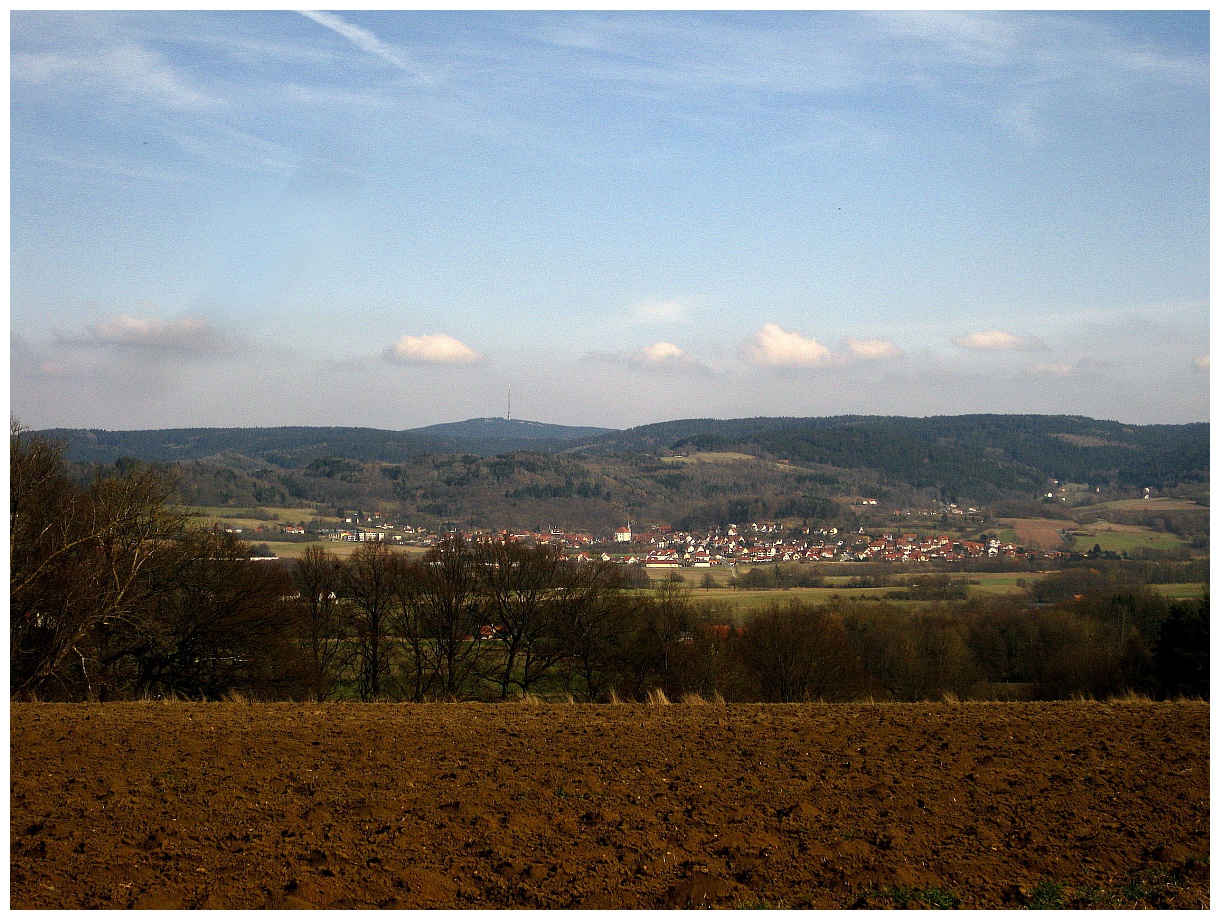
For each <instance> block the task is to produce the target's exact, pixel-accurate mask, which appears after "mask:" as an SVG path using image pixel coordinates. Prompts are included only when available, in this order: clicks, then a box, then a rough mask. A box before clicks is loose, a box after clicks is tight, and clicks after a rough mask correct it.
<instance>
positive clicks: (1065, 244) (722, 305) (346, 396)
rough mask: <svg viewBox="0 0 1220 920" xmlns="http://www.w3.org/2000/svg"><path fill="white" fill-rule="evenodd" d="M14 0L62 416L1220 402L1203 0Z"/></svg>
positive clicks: (52, 401)
mask: <svg viewBox="0 0 1220 920" xmlns="http://www.w3.org/2000/svg"><path fill="white" fill-rule="evenodd" d="M10 25H11V53H10V70H11V110H10V111H11V160H10V163H11V193H10V194H11V222H10V227H11V246H10V253H11V256H10V260H11V262H10V265H11V267H10V281H11V312H10V327H11V336H12V344H11V352H10V380H11V408H12V412H13V414H14V415H15V416H16V417H17V418H18V419H19V420H21V421H22V422H23V423H25V424H27V425H30V426H32V427H35V428H42V427H52V426H72V427H78V426H79V427H98V428H111V429H126V428H171V427H187V426H256V425H368V426H374V427H380V428H390V429H402V428H410V427H416V426H419V425H427V424H432V423H436V422H443V421H453V420H458V419H462V418H467V417H471V416H495V415H503V414H504V413H505V409H506V396H507V391H508V388H509V387H510V386H511V387H512V391H513V415H514V417H522V418H530V419H536V420H540V421H548V422H557V423H565V424H582V425H585V424H587V425H606V426H611V427H626V426H630V425H639V424H646V423H648V422H654V421H662V420H666V419H674V418H689V417H708V416H710V417H718V418H734V417H743V416H756V415H797V416H823V415H838V414H844V413H862V414H887V415H888V414H894V415H946V414H959V413H967V412H1022V413H1025V412H1030V413H1054V414H1079V415H1090V416H1094V417H1099V418H1111V419H1119V420H1122V421H1127V422H1133V423H1154V422H1170V423H1177V422H1187V421H1202V420H1206V419H1207V418H1208V416H1209V402H1208V399H1209V396H1208V376H1209V363H1210V358H1209V353H1210V351H1209V341H1208V329H1209V300H1208V298H1209V273H1208V270H1209V238H1208V213H1209V204H1208V199H1209V182H1208V176H1209V172H1208V161H1209V147H1208V137H1209V125H1208V85H1209V60H1208V57H1209V46H1208V31H1209V19H1208V14H1207V13H1206V12H1193V13H1137V12H1120V13H1098V12H1094V13H1088V12H1086V13H1033V12H1015V13H995V12H965V13H948V12H940V13H910V12H897V13H886V14H882V13H872V12H863V11H861V12H841V13H833V12H821V11H789V12H772V13H729V12H665V13H662V12H602V13H594V12H568V13H561V12H545V11H536V12H522V13H504V12H458V11H451V12H398V11H380V12H355V11H340V12H334V13H303V14H300V13H293V12H287V11H278V12H262V13H254V12H240V11H212V12H184V13H154V12H125V13H113V12H83V13H73V12H27V13H23V12H14V13H12V14H11V22H10Z"/></svg>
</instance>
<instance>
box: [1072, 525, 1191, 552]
mask: <svg viewBox="0 0 1220 920" xmlns="http://www.w3.org/2000/svg"><path fill="white" fill-rule="evenodd" d="M1074 533H1076V545H1075V547H1074V549H1075V550H1076V551H1077V552H1088V551H1089V550H1091V549H1092V548H1093V547H1094V546H1100V547H1101V550H1102V552H1105V553H1131V552H1133V551H1136V550H1145V549H1152V550H1181V549H1185V548H1186V547H1187V544H1186V541H1184V540H1183V539H1182V538H1181V537H1178V536H1175V535H1174V534H1171V533H1158V532H1157V531H1155V530H1150V529H1148V528H1145V527H1123V526H1122V525H1119V524H1100V525H1095V526H1092V527H1082V528H1079V529H1078V530H1077V531H1074Z"/></svg>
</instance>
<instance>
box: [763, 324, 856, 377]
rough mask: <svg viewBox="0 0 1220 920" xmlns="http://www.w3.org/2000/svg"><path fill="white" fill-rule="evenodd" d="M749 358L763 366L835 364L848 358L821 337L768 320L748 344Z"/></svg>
mask: <svg viewBox="0 0 1220 920" xmlns="http://www.w3.org/2000/svg"><path fill="white" fill-rule="evenodd" d="M745 359H746V360H747V361H748V362H750V363H751V364H756V365H759V366H760V367H835V366H839V365H842V364H844V363H846V361H847V359H846V358H844V357H843V356H842V355H839V354H835V353H834V352H832V351H831V350H830V349H829V348H827V347H826V346H825V345H823V344H822V343H820V342H819V341H818V340H817V339H814V338H809V337H806V336H804V335H801V333H799V332H788V331H786V330H784V329H781V328H780V327H779V326H777V325H775V323H767V324H766V325H765V326H763V327H762V328H761V329H760V330H758V333H757V335H756V336H755V340H754V342H752V343H751V344H750V345H748V346H746V348H745Z"/></svg>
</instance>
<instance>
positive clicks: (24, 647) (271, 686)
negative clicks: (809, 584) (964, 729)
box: [10, 427, 1210, 702]
mask: <svg viewBox="0 0 1220 920" xmlns="http://www.w3.org/2000/svg"><path fill="white" fill-rule="evenodd" d="M10 464H11V480H10V482H11V485H10V489H11V492H10V510H11V555H10V560H11V567H10V601H11V613H10V687H11V692H12V694H13V696H14V698H17V699H30V698H36V699H62V700H105V699H133V698H148V697H156V696H176V697H180V698H187V699H217V698H223V697H225V696H226V695H228V694H233V693H240V694H245V695H247V696H249V697H252V698H258V699H306V698H308V699H315V700H323V699H357V700H386V699H389V700H415V701H423V700H459V699H471V700H489V701H490V700H505V699H515V698H521V697H523V696H538V697H542V698H559V699H564V698H571V699H576V700H582V701H590V702H597V701H606V700H612V699H645V698H648V697H649V696H650V695H656V694H662V695H665V696H667V697H673V698H677V699H681V698H683V697H685V696H688V695H693V696H699V697H721V698H723V699H726V700H732V701H747V700H758V701H775V702H796V701H808V700H827V701H831V700H857V699H886V700H924V699H941V698H943V697H945V696H946V695H952V696H954V697H957V698H979V699H1014V698H1015V699H1064V698H1074V697H1107V696H1114V695H1122V694H1129V693H1137V694H1145V695H1148V696H1154V697H1176V696H1191V697H1202V698H1207V697H1208V694H1209V686H1208V633H1209V605H1210V598H1209V597H1204V598H1203V599H1201V600H1176V601H1175V600H1169V599H1166V598H1164V597H1162V596H1160V595H1158V594H1156V593H1154V592H1152V591H1150V590H1149V589H1147V588H1146V587H1144V586H1143V585H1142V584H1141V583H1140V582H1139V581H1138V580H1136V579H1133V578H1131V577H1129V575H1128V574H1127V572H1128V571H1129V570H1127V569H1124V568H1122V567H1120V566H1117V565H1112V566H1109V567H1107V566H1103V565H1101V564H1100V561H1099V564H1098V566H1096V567H1078V568H1069V569H1064V570H1063V571H1060V572H1054V573H1051V574H1048V575H1045V576H1043V577H1042V578H1041V579H1039V580H1037V581H1035V582H1033V584H1032V585H1031V586H1030V589H1029V590H1028V591H1027V592H1026V593H1025V594H1024V595H1023V596H1019V597H1009V598H1000V597H997V598H993V599H986V598H984V599H976V600H969V601H962V600H958V599H955V595H954V593H953V591H952V590H951V588H952V582H951V580H948V579H946V580H945V588H946V590H945V591H944V592H942V593H941V594H940V595H939V597H938V598H937V602H936V603H935V604H933V605H931V606H926V607H923V608H921V609H919V610H912V609H909V608H906V607H903V606H901V605H898V604H895V603H888V602H885V601H844V600H839V599H836V600H833V601H831V602H829V603H825V604H820V605H816V606H814V605H810V604H806V603H801V602H800V601H793V602H789V603H781V604H774V605H772V606H770V607H769V608H767V609H764V610H760V611H757V612H755V613H754V614H753V615H752V616H750V617H749V618H748V619H746V620H745V621H744V622H741V623H737V622H734V620H733V619H732V618H730V617H728V616H727V615H726V612H725V611H724V610H719V609H717V608H716V606H715V605H711V604H700V603H699V602H698V601H697V599H696V598H695V597H694V596H692V593H691V592H690V591H689V590H688V589H687V588H686V587H684V586H682V585H680V584H676V583H667V584H662V585H660V586H656V587H649V588H640V587H638V586H636V585H633V584H631V583H629V582H627V581H626V580H625V579H624V577H623V567H616V566H609V565H602V564H600V563H596V562H592V563H571V562H565V561H563V560H561V559H560V558H559V557H558V556H557V555H556V554H555V553H553V552H552V551H551V550H550V549H548V548H547V547H545V546H542V547H530V546H525V545H522V544H517V543H513V542H495V541H491V540H472V539H470V540H468V539H466V538H465V537H463V536H462V535H461V534H460V533H457V534H453V535H451V536H449V537H448V538H447V539H446V540H445V542H443V543H442V544H440V545H439V546H436V547H434V548H432V549H431V550H430V551H429V552H428V553H427V554H426V555H425V556H422V557H418V558H415V559H410V558H408V557H407V556H405V555H403V554H400V553H396V552H394V551H392V550H390V549H389V548H387V547H386V546H384V545H383V544H378V543H370V544H367V545H364V546H361V547H360V549H359V550H358V551H357V552H356V553H355V554H353V555H352V556H350V557H349V558H347V559H343V560H340V559H338V558H335V557H333V556H332V555H331V554H330V553H329V552H327V550H326V549H325V548H324V547H322V546H321V545H320V544H318V545H314V546H311V547H309V549H308V550H307V552H306V553H305V555H304V557H303V558H301V559H300V560H299V561H297V562H294V563H281V562H262V561H253V560H251V559H250V555H249V550H248V548H247V547H246V545H244V544H241V543H239V542H238V541H236V540H235V539H234V538H233V537H232V536H231V535H229V534H225V533H218V532H215V531H212V530H208V529H204V528H202V527H200V526H198V522H196V521H194V520H192V519H191V518H190V517H189V516H188V515H185V514H184V513H182V512H181V511H180V510H177V507H178V506H177V505H175V504H174V503H173V502H172V501H171V497H172V496H173V494H174V492H175V489H176V483H175V482H174V480H173V477H172V475H171V473H170V472H169V471H168V470H166V469H165V468H164V467H150V466H145V465H142V464H136V463H125V464H118V465H117V466H113V467H110V468H108V469H105V470H100V469H99V470H98V471H97V472H96V473H95V475H94V476H93V478H92V479H90V480H89V481H88V482H85V483H82V482H80V481H78V480H77V479H76V478H74V477H73V476H71V475H69V473H68V469H67V464H66V463H65V461H64V458H63V452H62V446H61V445H56V444H55V443H53V442H50V441H48V440H47V439H45V438H42V437H40V436H38V435H35V434H31V433H29V432H26V431H23V430H21V429H20V428H19V427H14V428H13V430H12V434H11V439H10Z"/></svg>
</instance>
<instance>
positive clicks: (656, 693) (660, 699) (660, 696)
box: [644, 688, 670, 706]
mask: <svg viewBox="0 0 1220 920" xmlns="http://www.w3.org/2000/svg"><path fill="white" fill-rule="evenodd" d="M644 702H645V703H646V704H647V705H649V706H668V705H669V704H670V703H669V697H667V696H666V695H665V691H664V690H661V689H660V688H657V689H656V690H649V691H648V697H647V698H646V699H645V701H644Z"/></svg>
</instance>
